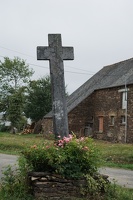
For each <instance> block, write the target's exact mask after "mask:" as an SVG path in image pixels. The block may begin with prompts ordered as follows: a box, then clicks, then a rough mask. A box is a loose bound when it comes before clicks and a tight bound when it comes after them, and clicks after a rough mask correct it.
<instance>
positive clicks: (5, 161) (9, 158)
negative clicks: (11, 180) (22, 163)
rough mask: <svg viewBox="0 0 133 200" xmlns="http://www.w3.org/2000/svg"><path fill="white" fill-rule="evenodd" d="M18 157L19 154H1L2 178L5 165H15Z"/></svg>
mask: <svg viewBox="0 0 133 200" xmlns="http://www.w3.org/2000/svg"><path fill="white" fill-rule="evenodd" d="M17 159H18V156H14V155H7V154H0V179H1V177H2V176H3V174H2V171H3V170H4V169H5V167H6V166H8V165H11V166H15V164H17Z"/></svg>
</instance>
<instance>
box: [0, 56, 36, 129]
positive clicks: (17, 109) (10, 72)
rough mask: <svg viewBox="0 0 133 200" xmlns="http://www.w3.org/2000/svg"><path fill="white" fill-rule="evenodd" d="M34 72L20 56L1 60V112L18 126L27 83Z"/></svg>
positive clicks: (13, 124)
mask: <svg viewBox="0 0 133 200" xmlns="http://www.w3.org/2000/svg"><path fill="white" fill-rule="evenodd" d="M32 74H33V71H32V70H30V69H29V68H28V65H26V63H25V61H24V60H21V59H20V58H18V57H17V58H14V59H13V60H10V59H9V58H8V57H5V58H4V62H1V61H0V82H1V84H0V112H4V117H5V119H7V120H10V121H11V124H12V126H16V127H17V128H19V127H18V124H19V122H21V120H22V118H21V115H22V111H23V105H24V96H25V89H26V84H27V83H28V82H29V80H30V77H31V76H32Z"/></svg>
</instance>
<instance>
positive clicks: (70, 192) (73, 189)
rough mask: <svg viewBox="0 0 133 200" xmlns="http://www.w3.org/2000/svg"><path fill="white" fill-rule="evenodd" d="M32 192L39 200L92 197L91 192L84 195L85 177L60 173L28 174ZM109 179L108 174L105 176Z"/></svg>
mask: <svg viewBox="0 0 133 200" xmlns="http://www.w3.org/2000/svg"><path fill="white" fill-rule="evenodd" d="M28 176H29V183H30V186H31V189H32V194H33V195H34V197H35V198H36V199H37V200H41V199H43V200H46V199H47V200H59V199H60V200H81V199H82V200H83V199H87V200H88V198H91V196H90V195H89V194H85V195H83V189H85V188H86V187H87V181H86V179H85V178H83V179H80V180H73V179H65V178H62V177H61V176H60V175H57V174H51V173H45V172H31V173H29V174H28ZM104 178H105V179H106V180H107V178H108V177H107V176H106V177H104Z"/></svg>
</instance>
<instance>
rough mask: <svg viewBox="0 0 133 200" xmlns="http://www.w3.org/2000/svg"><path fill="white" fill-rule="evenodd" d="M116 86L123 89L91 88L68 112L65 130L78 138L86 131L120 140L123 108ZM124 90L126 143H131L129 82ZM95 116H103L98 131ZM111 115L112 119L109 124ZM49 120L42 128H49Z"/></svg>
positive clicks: (132, 90)
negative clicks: (100, 127)
mask: <svg viewBox="0 0 133 200" xmlns="http://www.w3.org/2000/svg"><path fill="white" fill-rule="evenodd" d="M120 89H124V86H123V87H114V88H107V89H101V90H97V91H94V92H93V94H91V95H90V96H89V97H88V98H86V99H85V100H84V101H82V102H81V103H80V104H79V105H78V106H77V107H76V108H74V109H73V110H72V111H71V112H70V113H69V114H68V121H69V131H71V132H74V133H75V134H77V135H78V136H79V137H81V136H84V135H86V133H87V134H88V136H89V135H90V136H93V137H95V138H97V139H104V140H108V141H114V142H124V141H125V124H124V123H122V121H121V120H122V116H125V109H122V92H119V90H120ZM128 89H129V90H128V95H127V101H128V103H127V105H128V106H127V133H126V139H127V142H133V85H129V86H128ZM99 117H103V131H102V132H99ZM111 118H114V123H113V124H112V121H111ZM51 122H52V120H51ZM51 122H50V119H48V120H47V119H46V121H45V126H44V129H45V127H46V130H47V131H48V130H51V129H52V128H51V124H52V123H51ZM46 124H47V125H46Z"/></svg>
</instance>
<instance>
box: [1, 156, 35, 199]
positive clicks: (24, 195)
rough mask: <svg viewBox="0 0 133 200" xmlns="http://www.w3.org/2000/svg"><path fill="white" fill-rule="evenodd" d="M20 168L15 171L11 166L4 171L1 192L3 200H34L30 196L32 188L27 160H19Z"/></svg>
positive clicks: (15, 168)
mask: <svg viewBox="0 0 133 200" xmlns="http://www.w3.org/2000/svg"><path fill="white" fill-rule="evenodd" d="M18 166H19V167H18V168H17V167H16V166H14V169H13V168H12V167H11V166H10V165H9V166H7V167H6V169H5V170H4V171H3V175H4V176H3V178H2V184H1V190H0V199H1V200H7V199H8V200H14V199H16V200H32V199H33V196H31V195H29V191H30V187H29V185H28V177H27V173H28V166H27V165H26V163H25V160H24V159H23V158H22V157H21V158H19V164H18Z"/></svg>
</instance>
